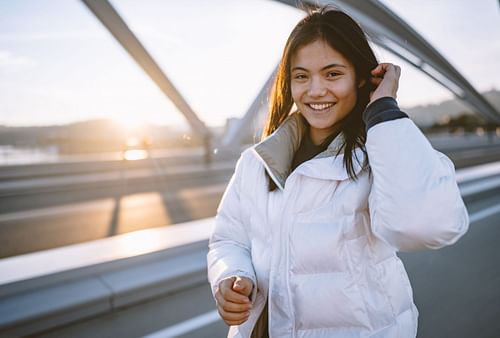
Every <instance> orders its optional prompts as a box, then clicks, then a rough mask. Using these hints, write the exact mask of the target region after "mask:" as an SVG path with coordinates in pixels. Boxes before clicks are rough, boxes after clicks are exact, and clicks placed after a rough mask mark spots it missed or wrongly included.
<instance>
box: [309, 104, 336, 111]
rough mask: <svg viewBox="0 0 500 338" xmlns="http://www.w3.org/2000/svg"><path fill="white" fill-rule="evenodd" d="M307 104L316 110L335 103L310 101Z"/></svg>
mask: <svg viewBox="0 0 500 338" xmlns="http://www.w3.org/2000/svg"><path fill="white" fill-rule="evenodd" d="M307 105H308V106H309V107H310V108H312V109H314V110H324V109H327V108H330V107H331V106H333V103H308V104H307Z"/></svg>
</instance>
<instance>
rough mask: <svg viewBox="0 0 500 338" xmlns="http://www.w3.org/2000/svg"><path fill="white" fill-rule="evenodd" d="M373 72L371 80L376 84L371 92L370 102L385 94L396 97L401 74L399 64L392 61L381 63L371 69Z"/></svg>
mask: <svg viewBox="0 0 500 338" xmlns="http://www.w3.org/2000/svg"><path fill="white" fill-rule="evenodd" d="M371 74H372V78H371V82H372V84H373V85H374V86H375V90H374V91H373V92H371V93H370V103H372V102H373V101H375V100H377V99H379V98H381V97H384V96H390V97H393V98H396V93H397V91H398V86H399V76H400V75H401V68H400V67H399V66H396V65H393V64H392V63H381V64H379V65H378V66H377V67H375V68H374V69H373V70H372V71H371ZM370 103H368V104H370Z"/></svg>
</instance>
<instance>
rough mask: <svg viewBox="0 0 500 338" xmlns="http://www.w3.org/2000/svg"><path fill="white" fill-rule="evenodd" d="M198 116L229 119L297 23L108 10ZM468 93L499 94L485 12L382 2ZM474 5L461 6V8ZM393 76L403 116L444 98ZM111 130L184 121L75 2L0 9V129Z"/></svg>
mask: <svg viewBox="0 0 500 338" xmlns="http://www.w3.org/2000/svg"><path fill="white" fill-rule="evenodd" d="M111 3H112V5H113V6H114V7H115V8H116V9H117V11H118V12H119V14H120V15H121V16H122V18H123V19H124V20H125V22H126V23H127V24H128V25H129V27H130V28H131V29H132V31H133V32H134V33H135V34H136V35H137V36H138V38H139V39H140V40H141V42H142V43H143V45H144V46H145V47H146V49H147V50H148V51H149V52H150V54H151V55H152V56H153V58H154V59H155V60H156V61H157V63H158V64H159V65H160V67H161V68H162V69H163V71H164V72H165V73H166V74H167V76H168V77H169V79H170V80H171V81H172V82H173V83H174V85H175V86H176V88H177V89H178V90H179V91H180V92H181V94H182V95H183V96H184V98H185V99H186V101H187V102H188V103H189V104H190V106H191V107H192V108H193V110H194V111H195V112H196V113H197V114H198V116H199V117H200V118H201V119H202V120H203V121H204V122H205V123H206V124H208V125H211V126H216V125H223V124H224V123H225V121H226V119H227V118H230V117H240V116H243V114H244V113H245V112H246V110H247V109H248V107H249V106H250V104H251V103H252V101H253V99H254V98H255V96H256V95H257V93H258V92H259V90H260V89H261V87H262V86H263V84H264V82H265V81H266V79H267V78H268V77H269V76H270V74H271V72H272V71H273V69H274V67H275V66H276V64H277V63H278V61H279V58H280V55H281V53H282V49H283V46H284V44H285V40H286V38H287V36H288V34H289V33H290V31H291V30H292V28H293V26H294V25H295V24H296V23H297V22H298V21H299V20H300V19H301V18H302V16H303V13H302V12H301V11H299V10H297V9H295V8H292V7H289V6H286V5H282V4H280V3H277V2H274V1H269V0H251V1H250V0H246V1H245V0H212V1H204V0H183V1H178V0H176V1H173V0H171V1H170V0H112V1H111ZM382 3H384V4H385V5H386V6H388V7H389V8H390V9H391V10H393V11H394V12H396V13H397V14H398V15H399V16H400V17H402V18H403V19H404V20H406V21H407V22H408V23H409V24H410V25H411V26H412V27H413V28H414V29H415V30H416V31H417V32H419V33H420V34H421V35H422V36H423V37H424V38H425V39H427V40H428V41H429V42H430V43H431V44H432V45H433V46H434V47H435V48H436V49H437V50H438V51H439V52H441V53H442V54H443V55H444V56H445V57H446V58H447V59H448V61H449V62H450V63H451V64H452V65H454V66H455V67H456V68H457V69H458V70H459V71H460V72H461V73H462V74H463V75H464V76H465V78H466V79H468V80H469V81H470V82H471V83H472V85H473V86H475V87H476V89H478V90H479V91H486V90H490V89H492V88H496V89H500V62H498V60H500V34H499V32H500V29H499V28H500V27H499V25H500V20H499V19H500V10H499V4H498V1H497V0H479V1H474V2H471V1H467V0H440V1H435V0H405V1H403V0H382ZM472 3H473V4H474V5H473V6H471V4H472ZM374 48H375V52H376V54H377V56H378V57H379V60H380V61H384V62H394V63H398V64H400V65H401V66H402V68H403V72H402V77H401V81H400V89H399V92H398V101H399V103H400V105H402V106H403V107H410V106H413V105H417V104H428V103H434V102H439V101H441V100H444V99H449V98H452V94H451V93H450V92H449V91H448V90H446V89H445V88H443V87H441V86H440V85H439V84H436V83H434V81H433V80H431V79H429V78H428V77H427V76H425V75H423V74H421V73H420V72H419V71H417V70H415V69H413V67H412V66H410V65H408V64H406V63H405V62H403V61H402V60H400V59H398V58H396V57H395V56H393V55H392V54H390V53H389V52H387V51H385V50H383V49H381V48H379V47H377V46H374ZM95 118H112V119H115V120H118V121H121V122H123V123H125V124H128V125H137V124H142V123H153V124H162V125H166V124H175V125H185V120H184V118H183V116H182V114H180V113H179V112H178V111H177V110H176V108H175V107H174V106H173V105H172V104H171V103H170V102H169V100H168V99H167V98H166V97H165V95H164V94H163V93H162V92H161V91H160V90H159V89H158V88H157V87H156V85H155V84H154V83H153V82H152V81H151V80H150V79H149V78H148V77H147V75H146V74H145V73H144V72H143V71H142V70H141V68H140V67H139V66H138V65H137V64H136V63H135V61H134V60H133V59H132V58H131V57H130V56H129V55H128V54H127V52H126V51H125V50H124V49H123V48H122V47H121V46H120V45H119V44H118V42H116V40H114V38H113V37H112V36H111V34H110V33H109V32H108V31H107V30H106V29H105V28H104V27H103V26H102V24H101V23H100V22H99V21H98V20H97V19H96V18H95V17H94V16H93V14H92V13H91V12H90V11H89V10H88V9H87V8H86V7H85V5H84V4H83V3H82V2H80V1H78V0H16V1H11V0H0V125H9V126H27V125H49V124H65V123H70V122H75V121H82V120H88V119H95Z"/></svg>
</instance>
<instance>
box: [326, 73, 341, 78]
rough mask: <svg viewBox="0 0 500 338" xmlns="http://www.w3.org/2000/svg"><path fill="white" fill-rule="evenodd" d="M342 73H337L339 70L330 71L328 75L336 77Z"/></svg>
mask: <svg viewBox="0 0 500 338" xmlns="http://www.w3.org/2000/svg"><path fill="white" fill-rule="evenodd" d="M339 75H340V73H337V72H329V73H328V77H336V76H339Z"/></svg>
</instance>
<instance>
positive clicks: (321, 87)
mask: <svg viewBox="0 0 500 338" xmlns="http://www.w3.org/2000/svg"><path fill="white" fill-rule="evenodd" d="M307 94H308V95H309V96H311V97H321V96H325V95H326V86H325V84H324V83H323V81H321V80H320V79H314V78H313V79H311V81H310V83H309V88H308V91H307Z"/></svg>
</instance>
